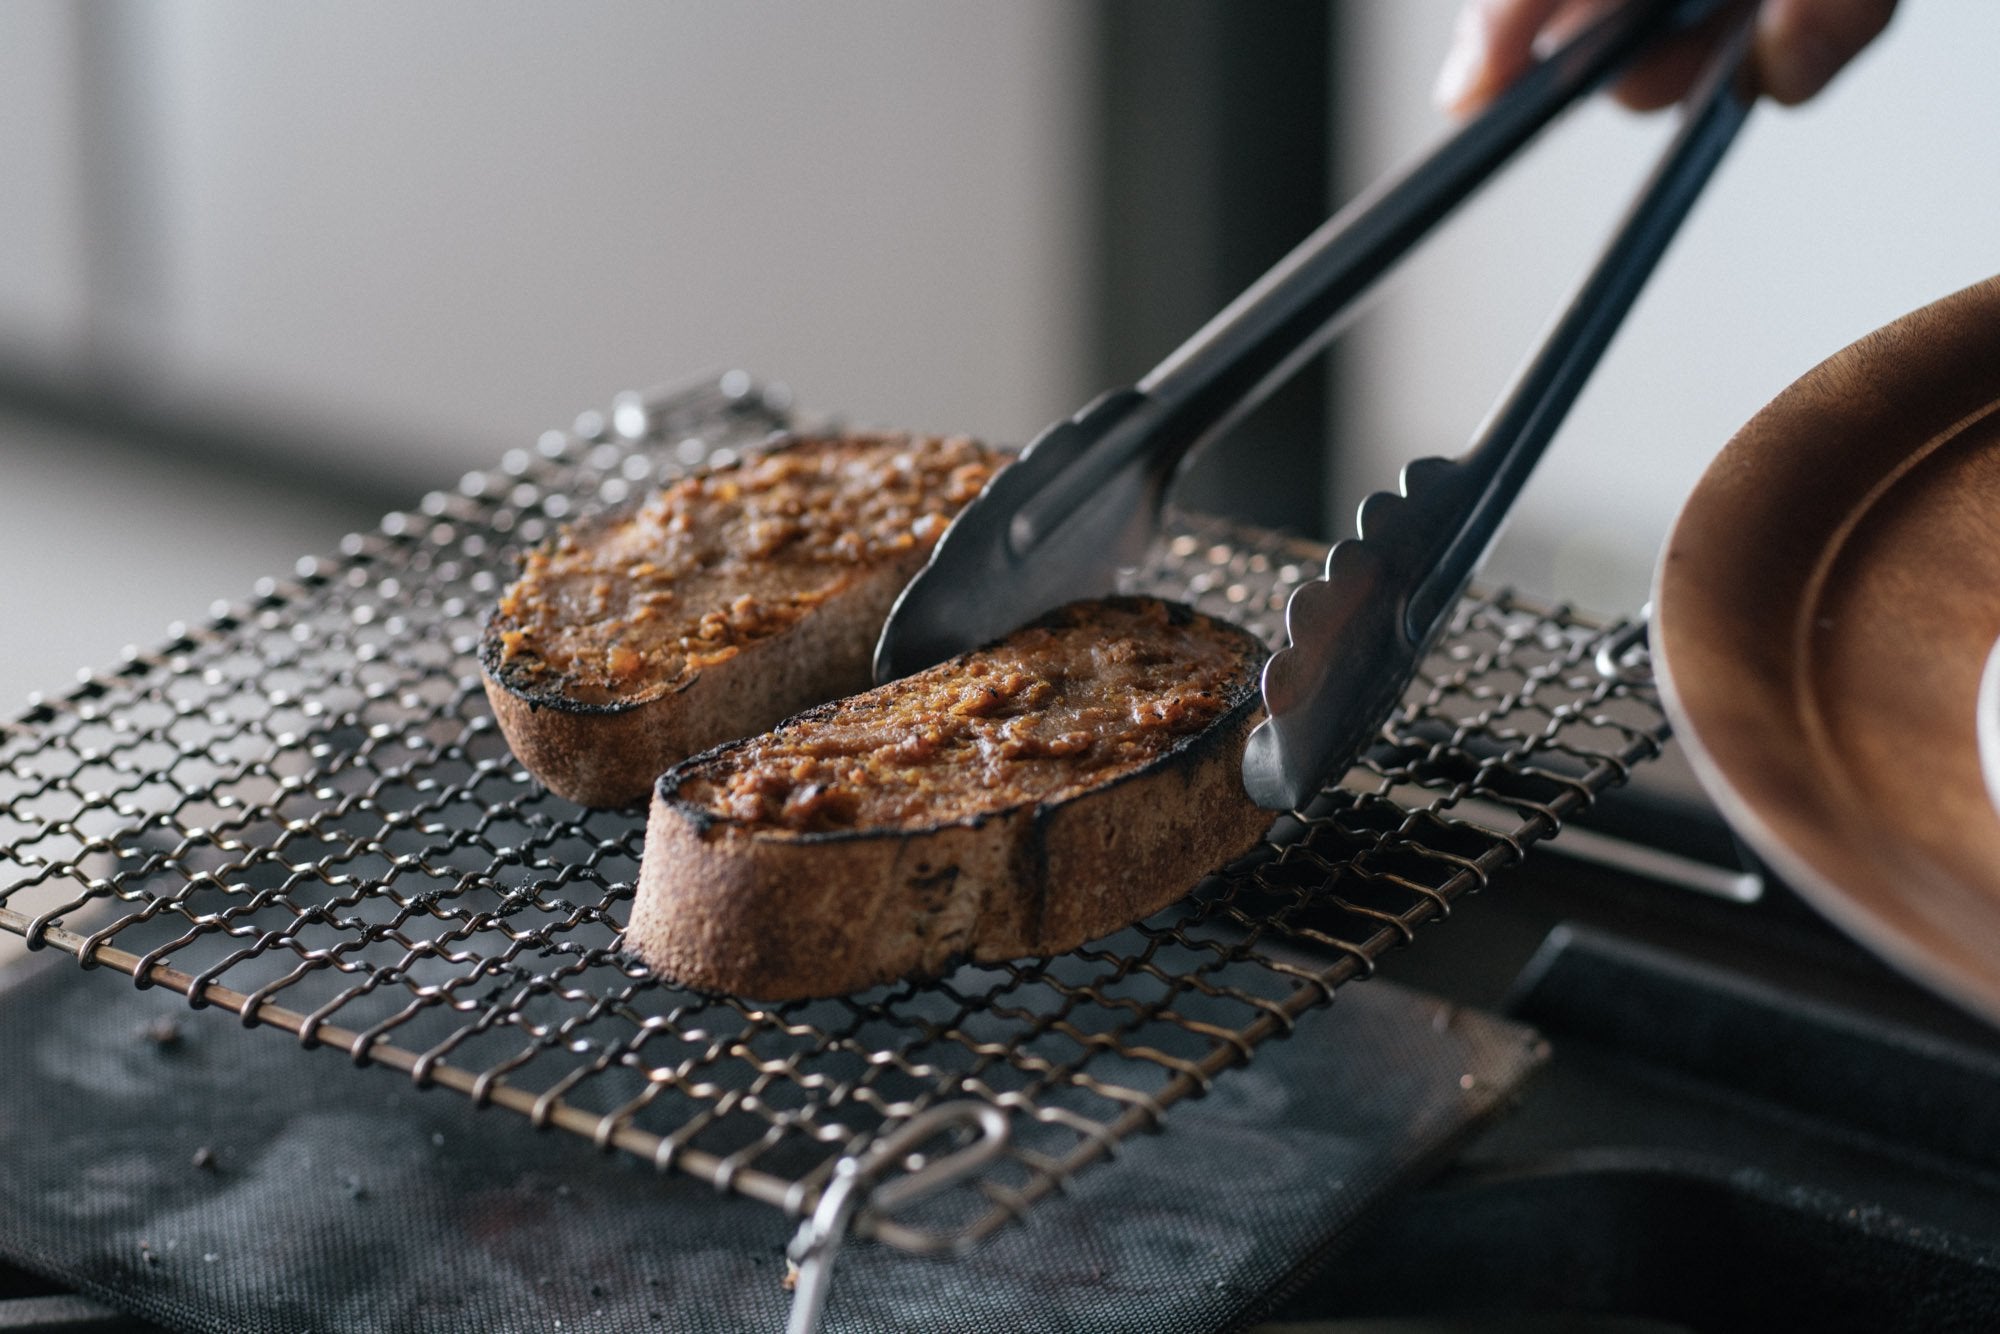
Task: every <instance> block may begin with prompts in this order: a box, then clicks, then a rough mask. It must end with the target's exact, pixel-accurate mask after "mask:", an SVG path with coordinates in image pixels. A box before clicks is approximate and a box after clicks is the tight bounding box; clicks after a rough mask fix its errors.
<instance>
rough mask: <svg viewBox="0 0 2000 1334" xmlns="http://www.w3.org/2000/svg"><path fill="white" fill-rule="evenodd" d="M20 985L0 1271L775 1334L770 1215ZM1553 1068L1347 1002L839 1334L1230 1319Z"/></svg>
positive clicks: (209, 1296) (2, 1096) (101, 981)
mask: <svg viewBox="0 0 2000 1334" xmlns="http://www.w3.org/2000/svg"><path fill="white" fill-rule="evenodd" d="M17 971H23V970H17ZM25 972H26V974H27V975H24V976H18V977H16V978H15V979H14V980H13V984H12V985H11V986H8V987H6V988H5V989H4V991H3V992H0V1070H4V1071H5V1072H6V1078H5V1080H4V1081H0V1136H4V1141H5V1144H6V1149H5V1154H6V1163H5V1171H4V1175H0V1258H4V1259H6V1260H8V1261H10V1262H12V1263H15V1264H17V1265H19V1266H21V1267H22V1268H25V1269H28V1270H32V1271H34V1272H36V1273H39V1274H42V1275H44V1276H46V1277H48V1278H50V1279H53V1280H55V1281H57V1282H60V1283H62V1284H65V1285H67V1286H69V1287H72V1288H74V1289H75V1290H77V1291H79V1292H82V1293H85V1294H88V1295H90V1296H93V1297H95V1298H97V1299H99V1300H101V1301H103V1302H106V1303H108V1304H110V1305H112V1306H115V1307H117V1308H119V1309H121V1310H125V1311H129V1312H132V1313H134V1314H136V1315H140V1316H143V1317H145V1318H147V1319H150V1320H152V1321H155V1322H157V1323H159V1324H161V1325H163V1326H167V1327H169V1328H172V1329H185V1330H200V1331H287V1332H291V1331H305V1330H317V1331H335V1330H413V1331H414V1330H423V1331H458V1330H467V1331H488V1330H493V1331H501V1330H527V1329H533V1330H557V1329H560V1330H604V1331H630V1330H675V1331H738V1330H776V1329H781V1328H782V1327H783V1324H784V1319H785V1315H786V1311H787V1309H788V1306H789V1302H790V1298H789V1296H788V1294H787V1293H786V1292H785V1291H784V1289H783V1286H782V1279H783V1275H784V1272H785V1260H784V1247H785V1243H786V1241H787V1240H788V1238H789V1236H790V1234H791V1231H792V1225H791V1224H789V1223H788V1222H787V1221H786V1220H785V1219H784V1218H782V1217H781V1216H780V1215H779V1214H778V1212H777V1211H775V1210H773V1209H770V1208H768V1207H766V1206H763V1205H759V1204H756V1203H753V1202H750V1201H745V1200H737V1199H729V1198H724V1197H720V1196H718V1195H716V1193H715V1192H714V1191H712V1190H710V1189H709V1188H707V1187H706V1186H703V1185H700V1184H698V1183H696V1182H693V1181H691V1180H688V1179H686V1178H682V1177H679V1176H669V1177H662V1176H660V1175H658V1174H657V1173H655V1172H654V1171H653V1170H652V1169H651V1168H650V1167H649V1166H647V1165H645V1164H642V1163H639V1162H637V1161H635V1160H632V1159H629V1158H627V1157H625V1156H623V1155H615V1156H605V1155H600V1154H598V1153H596V1152H594V1151H593V1150H592V1149H591V1148H590V1146H588V1145H587V1144H585V1143H583V1142H582V1141H581V1140H578V1139H576V1138H574V1137H572V1136H569V1135H567V1134H561V1133H547V1134H540V1135H538V1134H536V1133H535V1132H534V1131H533V1130H531V1129H530V1128H529V1126H528V1125H527V1124H526V1123H525V1122H524V1121H522V1120H521V1119H519V1118H518V1117H515V1116H512V1115H510V1114H507V1113H504V1112H498V1111H484V1112H478V1111H474V1110H473V1109H472V1107H471V1106H470V1105H469V1104H468V1103H467V1102H466V1101H465V1100H464V1099H462V1098H460V1097H457V1096H455V1095H453V1094H450V1093H445V1092H435V1091H433V1092H420V1091H418V1090H415V1089H413V1088H412V1087H411V1086H410V1085H409V1084H408V1082H407V1081H406V1080H405V1079H404V1078H403V1077H402V1076H399V1075H397V1074H395V1073H393V1072H391V1071H387V1070H383V1069H362V1070H357V1069H354V1068H353V1067H351V1066H350V1065H349V1064H348V1062H347V1061H346V1059H345V1058H344V1057H343V1056H341V1055H339V1054H337V1053H334V1052H331V1051H324V1050H322V1051H311V1052H308V1051H303V1050H300V1049H299V1048H298V1047H297V1045H296V1044H295V1043H294V1042H293V1041H292V1040H290V1039H289V1038H287V1037H286V1036H284V1035H283V1034H281V1033H279V1032H276V1031H272V1030H245V1029H244V1028H242V1027H241V1026H240V1025H239V1024H238V1023H237V1021H235V1020H234V1019H233V1018H232V1017H231V1016H229V1015H227V1014H221V1013H216V1012H212V1011H205V1012H199V1013H191V1012H189V1011H188V1009H187V1007H186V1005H185V1003H184V1002H183V1001H181V1000H180V999H179V998H178V997H175V996H171V995H166V994H162V993H159V992H141V991H137V990H135V989H133V988H132V987H131V985H130V984H129V983H128V982H126V981H125V980H124V979H122V978H120V977H117V976H113V975H109V974H105V973H96V974H85V973H81V972H79V971H78V970H77V969H76V968H75V967H74V965H73V964H70V963H68V962H66V961H64V960H61V959H56V960H52V961H49V962H48V963H47V964H45V965H44V966H40V967H30V968H29V969H27V970H25ZM162 1021H166V1022H167V1023H168V1024H169V1025H171V1026H176V1027H177V1028H178V1036H177V1037H170V1035H169V1034H168V1033H167V1032H166V1031H165V1030H164V1029H161V1028H158V1027H156V1028H155V1031H154V1032H152V1033H151V1034H150V1035H149V1033H148V1032H147V1029H148V1026H149V1025H158V1024H160V1023H161V1022H162ZM163 1038H165V1039H169V1040H165V1041H163V1040H162V1039H163ZM1537 1059H1538V1057H1537V1055H1536V1043H1535V1041H1534V1039H1533V1037H1532V1035H1531V1034H1529V1033H1527V1032H1526V1031H1525V1030H1523V1029H1520V1028H1517V1027H1514V1026H1512V1025H1508V1024H1506V1023H1503V1022H1501V1021H1499V1020H1496V1019H1493V1018H1491V1017H1489V1016H1484V1015H1479V1014H1474V1013H1469V1012H1464V1011H1456V1012H1454V1011H1451V1010H1449V1009H1446V1008H1445V1007H1443V1005H1442V1004H1441V1003H1440V1002H1438V1001H1435V1000H1433V999H1430V998H1427V997H1423V996H1420V995H1418V994H1415V993H1412V992H1408V991H1404V990H1400V989H1398V988H1396V987H1394V986H1391V985H1389V984H1387V983H1382V982H1374V983H1370V984H1368V985H1366V986H1357V987H1349V988H1347V989H1346V990H1344V991H1342V992H1341V993H1340V997H1339V999H1338V1001H1337V1002H1336V1003H1335V1004H1334V1005H1333V1007H1332V1008H1331V1009H1330V1010H1328V1011H1326V1012H1324V1013H1315V1014H1312V1015H1308V1016H1307V1017H1306V1019H1305V1020H1304V1021H1302V1023H1301V1025H1300V1028H1299V1031H1298V1032H1297V1033H1296V1034H1295V1035H1294V1036H1293V1037H1292V1038H1291V1039H1290V1040H1288V1041H1284V1042H1279V1043H1274V1044H1271V1045H1268V1046H1266V1047H1265V1048H1263V1049H1261V1050H1260V1051H1259V1052H1258V1054H1257V1057H1256V1059H1255V1061H1254V1062H1252V1064H1251V1065H1249V1066H1248V1067H1245V1068H1243V1069H1239V1070H1233V1071H1230V1072H1228V1073H1227V1074H1225V1075H1224V1076H1223V1077H1222V1078H1221V1079H1220V1080H1218V1081H1217V1084H1216V1086H1215V1089H1214V1091H1213V1092H1212V1093H1211V1094H1210V1095H1209V1096H1208V1097H1206V1098H1204V1099H1201V1100H1199V1101H1197V1102H1193V1103H1188V1104H1185V1105H1183V1106H1181V1107H1179V1108H1176V1109H1175V1110H1174V1111H1173V1113H1172V1114H1171V1116H1170V1118H1169V1121H1168V1124H1167V1129H1166V1131H1165V1132H1164V1133H1162V1134H1159V1135H1151V1136H1146V1137H1144V1138H1142V1139H1140V1140H1138V1141H1136V1142H1134V1143H1132V1144H1130V1145H1128V1146H1126V1147H1125V1149H1124V1150H1123V1151H1122V1152H1121V1153H1120V1154H1119V1155H1118V1156H1117V1158H1115V1159H1114V1160H1112V1161H1111V1162H1109V1163H1100V1164H1097V1165H1095V1166H1093V1167H1091V1168H1089V1169H1088V1170H1086V1171H1084V1172H1083V1173H1081V1174H1080V1175H1079V1177H1078V1179H1077V1181H1076V1182H1075V1183H1074V1186H1073V1188H1072V1189H1071V1190H1070V1191H1069V1192H1068V1193H1067V1194H1065V1195H1063V1196H1060V1197H1057V1198H1053V1199H1050V1200H1048V1201H1045V1202H1044V1203H1043V1204H1042V1205H1040V1206H1039V1207H1037V1208H1036V1209H1035V1210H1034V1211H1033V1212H1032V1213H1031V1214H1030V1215H1029V1217H1028V1219H1027V1221H1026V1222H1025V1223H1024V1224H1020V1225H1016V1226H1013V1227H1010V1228H1007V1229H1005V1230H1003V1231H1002V1232H1001V1233H1000V1234H998V1235H997V1236H995V1237H994V1238H992V1239H991V1240H990V1241H988V1242H987V1243H986V1244H985V1245H983V1246H982V1247H980V1248H978V1249H977V1250H975V1251H973V1252H972V1253H971V1254H969V1255H966V1256H963V1257H959V1258H956V1259H921V1258H913V1257H911V1256H908V1255H905V1254H902V1253H900V1252H896V1251H892V1250H889V1249H887V1248H885V1247H882V1246H876V1245H866V1244H857V1245H852V1246H849V1247H847V1248H846V1249H845V1251H844V1252H843V1253H842V1256H841V1259H840V1262H839V1265H838V1267H837V1268H836V1270H835V1274H834V1286H833V1297H832V1302H831V1305H830V1308H829V1310H828V1313H827V1318H826V1323H825V1328H826V1329H827V1330H828V1331H829V1334H842V1332H848V1331H856V1332H858V1331H887V1330H904V1329H941V1330H967V1331H980V1330H995V1331H998V1330H1006V1331H1070V1330H1076V1331H1091V1332H1092V1334H1098V1332H1100V1331H1120V1330H1131V1331H1149V1332H1154V1331H1167V1332H1172V1331H1195V1330H1212V1329H1219V1328H1228V1327H1230V1326H1231V1325H1233V1324H1235V1323H1238V1322H1240V1321H1242V1320H1243V1319H1244V1318H1246V1317H1247V1316H1249V1315H1251V1314H1253V1313H1255V1312H1256V1311H1257V1310H1259V1309H1260V1308H1261V1307H1262V1306H1263V1304H1264V1301H1265V1300H1266V1299H1267V1297H1268V1296H1269V1294H1270V1293H1271V1292H1272V1291H1273V1290H1274V1289H1275V1288H1278V1287H1280V1286H1281V1285H1282V1284H1283V1283H1284V1282H1285V1280H1286V1279H1287V1278H1288V1277H1289V1276H1291V1275H1292V1274H1294V1273H1295V1272H1297V1271H1298V1270H1300V1268H1301V1267H1302V1266H1310V1265H1311V1264H1312V1262H1313V1261H1314V1260H1315V1259H1316V1258H1318V1257H1320V1256H1322V1255H1324V1254H1326V1253H1327V1252H1329V1251H1330V1249H1332V1248H1334V1247H1335V1246H1337V1244H1338V1242H1339V1239H1340V1237H1341V1236H1342V1234H1343V1232H1344V1231H1345V1230H1346V1229H1347V1228H1348V1227H1350V1226H1351V1225H1352V1224H1353V1222H1354V1221H1355V1220H1356V1219H1358V1218H1359V1217H1360V1216H1361V1215H1362V1213H1363V1212H1364V1211H1365V1210H1366V1209H1367V1208H1368V1207H1369V1206H1370V1205H1371V1204H1374V1203H1377V1202H1379V1201H1380V1200H1381V1199H1382V1198H1383V1197H1384V1195H1385V1194H1386V1193H1387V1192H1389V1191H1391V1190H1393V1189H1395V1188H1397V1187H1398V1186H1400V1185H1404V1184H1407V1183H1408V1182H1409V1181H1410V1180H1412V1179H1415V1178H1416V1177H1418V1176H1419V1175H1420V1174H1422V1173H1424V1172H1427V1171H1428V1170H1430V1169H1432V1168H1433V1167H1435V1166H1436V1165H1437V1164H1438V1162H1439V1161H1440V1159H1441V1157H1442V1155H1443V1154H1445V1153H1446V1152H1447V1151H1448V1150H1449V1148H1450V1147H1451V1146H1452V1145H1453V1144H1455V1143H1456V1142H1458V1140H1459V1139H1460V1138H1461V1137H1462V1136H1463V1135H1464V1134H1465V1133H1466V1132H1467V1131H1468V1130H1469V1129H1470V1128H1471V1127H1472V1126H1473V1125H1474V1124H1475V1123H1476V1122H1477V1121H1478V1120H1479V1119H1480V1118H1482V1117H1484V1116H1485V1115H1486V1114H1487V1113H1489V1112H1491V1111H1492V1110H1493V1109H1494V1108H1495V1106H1496V1105H1498V1104H1499V1103H1500V1102H1501V1101H1502V1099H1504V1098H1505V1096H1506V1095H1507V1093H1508V1092H1509V1091H1510V1090H1512V1089H1513V1088H1514V1087H1515V1086H1516V1085H1517V1084H1518V1083H1519V1081H1520V1080H1521V1079H1522V1078H1523V1077H1524V1076H1525V1075H1526V1073H1527V1072H1528V1071H1529V1070H1530V1069H1531V1068H1532V1067H1533V1065H1534V1064H1535V1063H1536V1061H1537Z"/></svg>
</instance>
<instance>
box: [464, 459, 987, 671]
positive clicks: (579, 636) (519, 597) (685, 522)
mask: <svg viewBox="0 0 2000 1334" xmlns="http://www.w3.org/2000/svg"><path fill="white" fill-rule="evenodd" d="M1003 462H1004V456H1002V455H1000V454H998V453H996V452H995V451H993V450H991V449H988V448H986V447H985V446H982V445H980V444H978V443H976V442H974V441H972V440H970V439H968V438H965V437H947V438H939V437H920V436H910V435H903V434H883V435H855V436H841V437H834V438H826V439H802V440H796V441H792V442H790V443H789V444H787V445H786V446H784V447H782V448H779V449H775V450H772V451H770V452H767V453H762V454H758V455H755V456H752V457H750V458H747V459H745V460H743V461H742V462H741V463H739V464H736V465H733V466H731V467H727V468H718V469H715V470H713V471H709V472H705V473H702V474H700V475H697V476H693V477H688V478H685V479H683V480H681V481H679V482H676V483H674V484H673V485H672V486H669V487H666V488H665V489H663V490H661V491H659V492H658V493H656V494H655V495H654V496H653V497H652V498H650V499H649V500H647V501H646V502H645V503H643V504H641V505H639V506H638V507H636V508H634V509H632V510H630V511H627V512H625V513H623V514H621V515H618V516H616V517H615V518H612V519H609V520H599V521H595V522H589V523H584V524H579V525H574V526H570V527H566V528H564V529H563V530H562V531H561V532H560V533H558V534H557V536H556V537H555V538H553V539H552V540H550V541H549V542H547V543H545V544H544V545H542V546H541V547H539V548H537V549H536V550H534V551H532V552H530V553H529V554H528V556H527V558H526V560H525V562H524V564H523V567H522V571H521V576H520V578H519V579H518V580H517V581H516V582H515V583H514V584H513V585H512V586H511V587H509V588H508V589H507V591H506V592H505V593H504V594H503V595H502V596H501V598H500V601H499V604H498V606H497V607H496V609H495V611H494V615H493V618H492V621H491V623H490V625H489V628H488V636H489V649H490V651H491V658H490V662H491V665H492V666H493V667H494V668H495V669H496V671H497V674H498V676H499V677H500V679H501V680H502V682H503V683H504V684H506V685H507V686H508V687H509V688H511V689H513V690H516V691H519V692H522V693H525V694H528V695H560V696H562V697H563V698H566V699H569V700H573V701H575V702H577V703H581V704H586V705H607V704H618V703H622V702H624V701H627V700H630V699H633V698H638V697H647V696H651V695H654V694H658V693H660V692H662V691H666V690H671V689H673V688H675V686H676V684H677V683H678V682H680V681H681V680H683V679H684V678H686V677H688V676H689V675H691V674H695V673H699V672H700V671H701V670H702V669H704V668H707V667H712V666H715V665H716V664H718V663H722V662H726V661H728V660H729V659H730V658H733V657H735V656H736V655H737V654H738V653H739V652H741V651H742V650H743V649H744V648H745V647H746V646H748V645H749V644H752V643H755V642H757V641H758V640H762V639H767V638H769V637H771V636H773V635H777V634H780V633H782V632H783V631H785V630H786V629H787V628H789V627H790V626H792V625H793V624H795V623H797V622H798V620H799V619H800V618H801V617H803V616H805V615H806V614H807V613H809V612H810V611H811V610H812V609H813V608H815V607H817V606H819V605H820V604H821V603H824V602H826V601H827V600H828V599H829V598H833V597H835V596H837V595H838V594H839V593H840V592H841V591H842V590H844V589H846V588H848V587H850V586H852V585H853V584H854V583H855V582H856V581H857V580H858V579H860V578H861V577H862V576H863V575H864V574H865V573H866V572H867V571H868V570H870V569H871V568H875V567H879V566H880V565H881V564H883V563H884V562H886V561H891V560H895V559H898V558H902V557H907V556H908V555H909V554H910V553H912V552H913V551H917V550H924V551H927V550H929V548H930V547H931V546H932V545H934V544H935V543H936V541H937V539H938V537H939V536H940V535H941V534H942V533H943V532H944V529H945V526H946V525H947V524H948V523H949V522H950V521H951V518H952V516H953V515H955V514H957V512H958V511H959V510H960V509H962V508H963V507H964V506H965V505H966V504H967V503H968V502H970V501H971V500H972V499H973V497H975V496H977V495H978V494H979V492H980V490H981V488H983V487H984V486H985V485H986V483H987V481H988V480H989V479H990V478H991V477H992V476H993V474H994V473H995V472H997V471H998V470H999V468H1000V466H1001V464H1002V463H1003Z"/></svg>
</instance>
